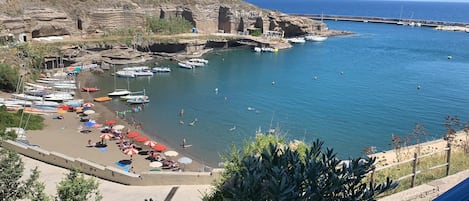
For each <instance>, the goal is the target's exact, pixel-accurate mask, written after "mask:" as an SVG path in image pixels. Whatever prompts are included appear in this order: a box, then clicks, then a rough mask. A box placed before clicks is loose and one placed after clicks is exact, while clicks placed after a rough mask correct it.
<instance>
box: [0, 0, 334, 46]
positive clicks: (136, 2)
mask: <svg viewBox="0 0 469 201" xmlns="http://www.w3.org/2000/svg"><path fill="white" fill-rule="evenodd" d="M0 10H1V14H0V36H1V35H3V36H5V35H6V34H9V35H15V36H17V37H19V39H20V40H30V39H31V38H39V37H45V36H66V35H72V36H78V35H83V34H92V33H96V32H103V31H104V32H105V31H112V30H115V29H123V28H125V29H127V28H133V29H143V28H144V27H145V21H146V19H147V17H159V18H163V19H167V18H173V17H183V18H185V19H186V20H188V21H190V22H191V23H192V24H193V26H194V27H196V28H197V30H198V32H200V33H216V32H223V33H247V32H249V31H250V30H253V29H260V30H261V31H262V32H263V33H269V31H278V32H279V33H281V32H284V35H285V36H286V37H292V36H297V35H303V34H306V33H317V32H321V31H324V30H327V27H326V25H325V24H324V23H321V22H319V21H314V20H311V19H308V18H304V17H292V16H288V15H285V14H282V13H279V12H273V11H268V10H263V9H260V8H257V7H255V6H253V5H251V4H248V3H245V2H242V1H240V0H196V1H194V0H173V1H169V0H93V1H92V0H75V1H61V0H29V1H23V0H0Z"/></svg>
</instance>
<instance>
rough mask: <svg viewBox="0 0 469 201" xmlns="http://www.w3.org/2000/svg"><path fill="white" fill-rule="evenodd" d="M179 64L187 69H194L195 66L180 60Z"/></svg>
mask: <svg viewBox="0 0 469 201" xmlns="http://www.w3.org/2000/svg"><path fill="white" fill-rule="evenodd" d="M178 66H179V67H181V68H187V69H193V68H194V66H192V65H190V64H188V63H186V62H179V63H178Z"/></svg>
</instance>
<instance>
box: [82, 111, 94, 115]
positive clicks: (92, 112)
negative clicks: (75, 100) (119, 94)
mask: <svg viewBox="0 0 469 201" xmlns="http://www.w3.org/2000/svg"><path fill="white" fill-rule="evenodd" d="M94 113H95V111H94V110H85V111H84V112H83V114H86V115H90V114H94Z"/></svg>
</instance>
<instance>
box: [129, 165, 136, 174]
mask: <svg viewBox="0 0 469 201" xmlns="http://www.w3.org/2000/svg"><path fill="white" fill-rule="evenodd" d="M129 172H130V173H134V174H135V171H134V166H132V167H130V169H129Z"/></svg>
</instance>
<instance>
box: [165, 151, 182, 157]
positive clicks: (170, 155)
mask: <svg viewBox="0 0 469 201" xmlns="http://www.w3.org/2000/svg"><path fill="white" fill-rule="evenodd" d="M164 155H165V156H169V157H173V156H177V155H179V153H178V152H176V151H167V152H164Z"/></svg>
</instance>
